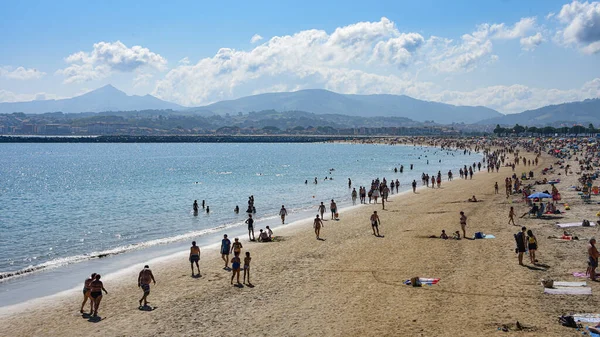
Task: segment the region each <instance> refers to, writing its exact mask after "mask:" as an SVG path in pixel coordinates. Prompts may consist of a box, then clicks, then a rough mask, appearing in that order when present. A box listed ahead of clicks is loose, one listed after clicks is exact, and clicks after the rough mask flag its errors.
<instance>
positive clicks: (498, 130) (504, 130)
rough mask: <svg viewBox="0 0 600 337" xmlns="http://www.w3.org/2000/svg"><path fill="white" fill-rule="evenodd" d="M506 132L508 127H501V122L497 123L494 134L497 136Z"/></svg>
mask: <svg viewBox="0 0 600 337" xmlns="http://www.w3.org/2000/svg"><path fill="white" fill-rule="evenodd" d="M505 133H506V129H505V128H503V127H501V126H500V124H496V128H495V129H494V134H496V135H497V136H501V135H503V134H505Z"/></svg>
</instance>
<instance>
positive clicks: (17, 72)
mask: <svg viewBox="0 0 600 337" xmlns="http://www.w3.org/2000/svg"><path fill="white" fill-rule="evenodd" d="M44 75H46V73H45V72H43V71H39V70H37V69H33V68H24V67H17V68H16V69H13V68H12V67H9V66H4V67H0V77H4V78H8V79H11V80H32V79H39V78H42V77H44Z"/></svg>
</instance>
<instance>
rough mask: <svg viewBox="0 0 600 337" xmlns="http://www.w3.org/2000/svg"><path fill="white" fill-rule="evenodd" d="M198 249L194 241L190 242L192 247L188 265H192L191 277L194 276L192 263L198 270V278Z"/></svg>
mask: <svg viewBox="0 0 600 337" xmlns="http://www.w3.org/2000/svg"><path fill="white" fill-rule="evenodd" d="M199 261H200V247H198V246H196V241H192V247H190V264H191V265H192V276H194V263H196V268H198V276H200V265H199V264H198V262H199Z"/></svg>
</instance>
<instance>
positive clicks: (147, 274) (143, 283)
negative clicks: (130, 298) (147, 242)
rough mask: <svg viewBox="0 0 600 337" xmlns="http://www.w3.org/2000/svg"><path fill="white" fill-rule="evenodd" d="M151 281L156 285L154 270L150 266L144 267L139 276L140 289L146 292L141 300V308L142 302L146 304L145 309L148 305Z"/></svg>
mask: <svg viewBox="0 0 600 337" xmlns="http://www.w3.org/2000/svg"><path fill="white" fill-rule="evenodd" d="M150 281H152V282H154V284H156V281H155V280H154V275H152V270H150V267H149V266H148V265H145V266H144V269H142V271H140V274H139V275H138V287H139V288H142V290H143V291H144V296H142V298H141V299H140V307H142V301H143V302H144V307H145V306H147V305H148V299H147V298H148V295H150Z"/></svg>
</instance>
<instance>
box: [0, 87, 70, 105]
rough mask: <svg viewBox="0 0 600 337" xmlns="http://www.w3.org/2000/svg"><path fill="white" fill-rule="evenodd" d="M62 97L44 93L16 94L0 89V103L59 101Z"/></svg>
mask: <svg viewBox="0 0 600 337" xmlns="http://www.w3.org/2000/svg"><path fill="white" fill-rule="evenodd" d="M61 98H64V97H61V96H58V95H55V94H48V93H45V92H38V93H35V94H17V93H14V92H12V91H8V90H4V89H0V102H27V101H35V100H46V99H61Z"/></svg>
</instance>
